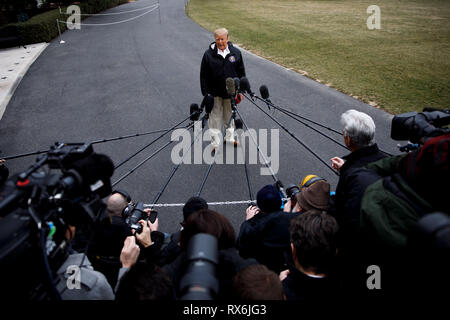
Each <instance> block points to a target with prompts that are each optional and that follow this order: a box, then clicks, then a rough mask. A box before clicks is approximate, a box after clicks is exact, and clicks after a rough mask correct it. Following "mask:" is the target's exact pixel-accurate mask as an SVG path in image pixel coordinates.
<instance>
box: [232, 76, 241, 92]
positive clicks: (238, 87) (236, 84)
mask: <svg viewBox="0 0 450 320" xmlns="http://www.w3.org/2000/svg"><path fill="white" fill-rule="evenodd" d="M233 80H234V88H235V90H236V92H238V91H239V90H240V87H241V85H240V82H241V81H240V80H239V78H238V77H236V78H233Z"/></svg>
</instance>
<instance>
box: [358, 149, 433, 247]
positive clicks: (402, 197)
mask: <svg viewBox="0 0 450 320" xmlns="http://www.w3.org/2000/svg"><path fill="white" fill-rule="evenodd" d="M402 156H403V155H400V156H395V157H390V158H386V159H382V160H379V161H376V162H374V163H371V164H369V165H367V168H368V169H371V170H375V171H376V172H377V173H378V174H379V175H380V177H381V179H379V180H377V181H376V182H375V183H373V184H371V185H370V186H369V187H367V189H366V191H365V193H364V196H363V198H362V201H361V220H360V223H361V229H362V232H363V233H364V234H365V235H366V236H367V237H368V238H369V239H370V240H371V241H372V242H373V243H375V244H377V245H381V246H383V247H392V248H400V247H404V246H406V243H407V239H408V235H409V233H410V231H411V230H412V228H413V226H414V225H415V224H416V222H417V220H418V219H419V218H420V217H421V216H422V215H423V214H425V213H427V212H432V211H433V208H432V207H431V205H430V204H429V203H428V202H427V201H425V200H424V199H423V198H422V197H421V196H419V194H417V192H415V191H414V190H413V189H412V188H411V187H410V186H409V185H408V184H407V183H406V181H405V180H404V179H403V178H402V177H401V176H400V174H399V173H398V163H399V161H400V159H401V157H402Z"/></svg>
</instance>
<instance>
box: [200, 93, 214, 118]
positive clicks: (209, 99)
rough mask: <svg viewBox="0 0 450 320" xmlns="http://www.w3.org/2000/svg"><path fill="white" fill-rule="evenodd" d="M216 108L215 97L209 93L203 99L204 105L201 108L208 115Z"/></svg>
mask: <svg viewBox="0 0 450 320" xmlns="http://www.w3.org/2000/svg"><path fill="white" fill-rule="evenodd" d="M213 107H214V97H213V96H212V95H210V94H209V93H208V94H207V95H206V96H205V97H204V98H203V101H202V104H201V105H200V108H201V109H202V110H203V109H205V112H206V113H208V114H209V113H211V110H212V109H213Z"/></svg>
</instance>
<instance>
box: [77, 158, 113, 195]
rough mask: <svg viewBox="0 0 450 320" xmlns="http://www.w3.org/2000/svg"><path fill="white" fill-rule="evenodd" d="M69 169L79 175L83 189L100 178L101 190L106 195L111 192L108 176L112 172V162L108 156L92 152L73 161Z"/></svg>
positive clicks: (109, 176)
mask: <svg viewBox="0 0 450 320" xmlns="http://www.w3.org/2000/svg"><path fill="white" fill-rule="evenodd" d="M70 169H73V170H75V171H76V172H77V173H78V174H79V175H80V176H81V180H82V181H81V183H82V188H83V189H89V188H90V186H91V185H92V184H94V183H96V182H97V181H98V180H101V181H102V182H103V184H104V188H102V191H103V192H104V193H106V195H107V194H110V193H111V190H110V189H111V182H110V178H111V176H112V175H113V173H114V163H113V162H112V160H111V159H110V158H109V157H108V156H106V155H104V154H98V153H92V154H91V155H89V156H88V157H86V158H83V159H81V160H78V161H76V162H74V163H73V164H72V165H71V166H70ZM106 195H104V196H106Z"/></svg>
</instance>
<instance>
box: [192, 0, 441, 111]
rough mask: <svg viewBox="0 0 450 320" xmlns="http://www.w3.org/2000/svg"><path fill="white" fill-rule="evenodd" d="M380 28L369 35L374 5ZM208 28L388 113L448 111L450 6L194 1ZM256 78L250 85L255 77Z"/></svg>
mask: <svg viewBox="0 0 450 320" xmlns="http://www.w3.org/2000/svg"><path fill="white" fill-rule="evenodd" d="M372 4H376V5H377V6H379V7H380V9H381V29H379V30H376V29H375V30H369V29H368V28H367V25H366V21H367V19H368V18H369V16H370V15H371V14H369V13H367V12H366V10H367V7H368V6H369V5H372ZM187 12H188V14H189V16H190V17H191V18H192V19H193V20H194V21H196V22H197V23H198V24H199V25H201V26H203V27H205V28H206V29H208V30H211V31H212V30H214V29H216V28H218V27H226V28H227V29H228V30H229V31H230V40H231V41H232V42H234V43H236V44H238V45H240V46H242V47H243V48H245V49H247V50H249V51H252V52H254V53H256V54H258V55H260V56H262V57H265V58H267V59H269V60H272V61H274V62H276V63H278V64H281V65H283V66H285V67H287V68H292V69H293V70H296V71H298V72H299V73H302V74H305V75H307V76H308V77H311V78H313V79H316V80H320V81H321V82H322V83H325V84H329V85H331V86H332V87H334V88H336V89H338V90H340V91H342V92H345V93H347V94H350V95H353V96H357V97H358V98H359V99H361V100H363V101H365V102H367V103H370V104H372V105H376V106H377V107H380V108H383V109H384V110H386V111H388V112H390V113H395V114H397V113H403V112H407V111H413V110H415V111H421V110H422V109H423V107H426V106H428V107H435V108H445V109H447V108H450V1H449V0H416V1H412V0H366V1H365V0H340V1H339V0H335V1H321V0H316V1H301V0H246V1H242V0H228V1H227V2H226V3H225V2H223V1H219V0H191V1H190V3H189V5H188V8H187ZM250 80H251V79H250Z"/></svg>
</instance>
